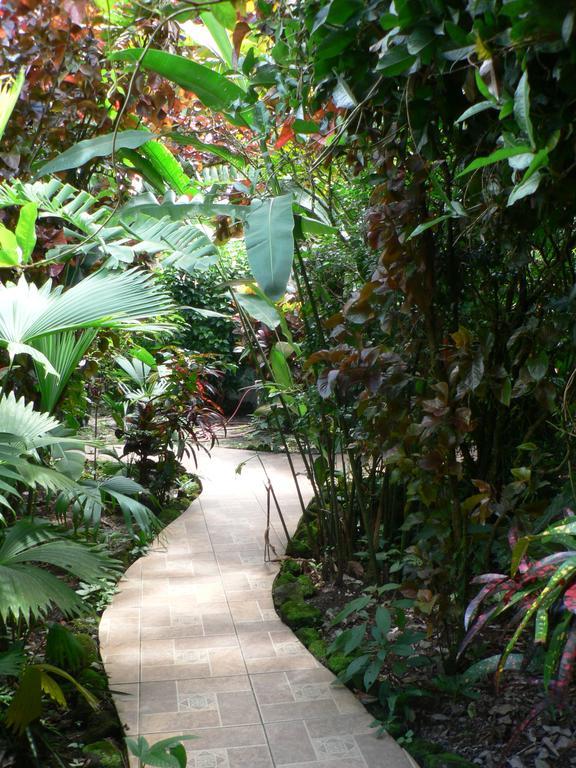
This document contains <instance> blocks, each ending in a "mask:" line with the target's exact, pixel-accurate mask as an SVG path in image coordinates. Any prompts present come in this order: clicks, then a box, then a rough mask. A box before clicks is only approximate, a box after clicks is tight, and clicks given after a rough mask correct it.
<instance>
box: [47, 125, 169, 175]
mask: <svg viewBox="0 0 576 768" xmlns="http://www.w3.org/2000/svg"><path fill="white" fill-rule="evenodd" d="M152 138H154V134H152V133H150V131H119V132H118V133H117V134H116V136H114V133H106V134H104V135H103V136H95V137H94V138H93V139H84V141H79V142H78V144H74V145H73V146H71V147H70V148H69V149H66V150H65V151H64V152H62V153H61V154H59V155H57V156H56V157H55V158H54V159H53V160H50V161H48V162H47V163H45V164H44V165H43V166H42V167H41V168H39V169H38V171H37V173H36V177H37V178H38V177H40V176H46V174H48V173H59V172H60V171H68V170H70V169H71V168H79V167H80V166H81V165H84V164H85V163H87V162H88V161H89V160H94V158H95V157H107V156H108V155H111V154H112V149H113V148H114V149H118V150H119V149H124V148H128V149H137V148H138V147H141V146H142V144H145V143H146V142H147V141H150V139H152Z"/></svg>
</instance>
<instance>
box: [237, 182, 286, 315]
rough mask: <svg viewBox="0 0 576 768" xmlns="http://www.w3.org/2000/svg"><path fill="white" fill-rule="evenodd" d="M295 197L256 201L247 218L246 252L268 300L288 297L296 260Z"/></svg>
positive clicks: (283, 196)
mask: <svg viewBox="0 0 576 768" xmlns="http://www.w3.org/2000/svg"><path fill="white" fill-rule="evenodd" d="M293 229H294V214H293V213H292V195H291V194H289V195H281V196H279V197H272V198H268V199H266V200H257V201H253V202H252V204H251V206H250V213H249V214H248V216H247V218H246V251H247V254H248V262H249V264H250V269H251V270H252V274H253V275H254V277H255V278H256V281H257V283H258V285H259V286H260V288H261V289H262V290H263V291H264V293H265V294H266V296H268V298H269V299H272V300H273V301H277V300H278V299H281V298H282V297H283V296H284V293H285V292H286V286H287V284H288V280H289V279H290V273H291V272H292V259H293V257H294V236H293Z"/></svg>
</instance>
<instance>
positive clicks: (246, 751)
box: [100, 449, 415, 768]
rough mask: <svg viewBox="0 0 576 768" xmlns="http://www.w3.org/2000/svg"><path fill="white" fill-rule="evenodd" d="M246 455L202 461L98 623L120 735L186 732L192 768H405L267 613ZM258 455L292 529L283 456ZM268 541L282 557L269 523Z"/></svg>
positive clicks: (268, 579) (256, 470) (352, 701)
mask: <svg viewBox="0 0 576 768" xmlns="http://www.w3.org/2000/svg"><path fill="white" fill-rule="evenodd" d="M252 455H254V454H251V453H248V452H245V451H238V450H233V449H215V450H214V451H213V452H212V458H211V459H205V458H201V464H200V469H199V474H200V476H201V478H202V481H203V486H204V491H203V493H202V496H201V497H200V499H198V500H196V501H195V502H194V503H193V504H192V505H191V507H190V508H189V509H188V510H187V511H186V512H185V513H184V514H183V515H182V516H181V517H180V518H179V519H178V520H176V521H175V522H173V523H171V524H170V525H169V526H168V527H167V528H166V529H165V530H164V531H163V532H162V534H161V536H160V538H159V540H158V542H157V543H156V545H155V546H153V547H152V549H151V550H150V552H149V553H148V554H147V555H146V556H145V557H142V558H140V559H139V560H138V561H136V562H135V563H134V564H133V565H131V566H130V568H128V570H127V571H126V573H125V575H124V577H123V579H122V580H121V582H120V586H119V591H118V594H117V595H116V596H115V597H114V599H113V601H112V604H111V605H110V606H109V608H108V609H107V610H106V611H105V613H104V615H103V618H102V622H101V625H100V641H101V651H102V658H103V660H104V664H105V667H106V671H107V673H108V675H109V678H110V687H111V689H112V690H113V691H115V692H116V694H115V699H116V703H117V707H118V710H119V713H120V717H121V719H122V721H123V723H125V725H126V730H127V733H128V734H129V735H131V736H135V735H143V736H145V737H146V738H147V739H148V740H149V741H155V740H158V739H160V738H165V737H166V736H169V735H170V736H171V735H178V734H193V735H194V736H196V738H195V739H194V740H193V741H189V742H185V745H186V749H187V752H188V756H189V763H188V764H189V766H190V768H274V767H278V766H290V767H291V768H410V766H415V763H414V762H413V761H412V760H411V758H410V757H409V756H408V755H407V754H406V753H405V752H404V750H403V749H402V748H401V747H400V746H399V745H398V744H396V743H395V742H394V740H393V739H391V738H389V737H384V738H381V739H378V738H377V737H376V735H375V733H374V730H373V729H371V728H370V723H371V722H372V717H371V716H370V715H369V714H368V713H367V712H366V710H365V709H364V707H363V706H362V705H361V704H360V703H359V702H358V700H357V699H356V698H355V697H354V696H353V694H352V693H351V692H350V691H349V690H348V689H347V688H345V687H343V686H340V685H338V684H334V680H335V678H334V675H333V674H332V673H331V672H330V671H329V670H327V669H325V668H324V667H322V666H321V665H320V663H319V662H318V661H317V660H316V659H315V658H314V657H313V656H312V655H311V654H310V653H309V652H308V651H307V650H306V648H305V647H304V646H303V645H302V644H301V643H300V641H299V640H298V639H297V638H296V636H295V635H294V634H293V632H292V631H291V630H290V629H288V628H287V627H286V626H285V625H284V624H283V623H282V621H281V620H280V619H279V617H278V616H277V615H276V612H275V610H274V607H273V603H272V595H271V588H272V582H273V581H274V578H275V576H276V573H277V572H278V564H277V563H264V530H265V527H266V493H265V489H264V482H263V481H264V476H263V473H262V469H261V468H260V466H259V464H258V462H250V463H249V464H248V465H247V466H246V467H244V469H243V471H242V474H241V475H238V474H236V472H235V469H236V466H237V465H238V464H239V463H240V462H243V461H245V460H246V459H247V458H249V457H250V456H252ZM262 459H263V461H264V462H265V464H266V468H267V471H268V473H269V474H270V477H271V479H272V482H273V485H274V489H275V491H276V494H277V496H278V498H279V500H280V503H281V506H282V510H283V513H284V515H285V518H286V521H287V523H288V527H289V529H290V530H294V529H295V527H296V524H297V522H298V519H299V517H300V508H299V506H298V501H297V498H296V493H295V489H294V485H293V481H292V478H291V476H290V473H289V471H288V466H287V462H286V458H285V457H284V456H282V455H272V454H266V455H263V456H262ZM269 539H270V543H271V544H272V545H273V547H274V548H275V549H276V551H277V552H281V551H283V548H284V544H285V541H283V539H282V537H281V525H280V524H279V520H277V519H273V520H272V526H271V529H270V532H269ZM133 764H134V765H137V761H134V762H133Z"/></svg>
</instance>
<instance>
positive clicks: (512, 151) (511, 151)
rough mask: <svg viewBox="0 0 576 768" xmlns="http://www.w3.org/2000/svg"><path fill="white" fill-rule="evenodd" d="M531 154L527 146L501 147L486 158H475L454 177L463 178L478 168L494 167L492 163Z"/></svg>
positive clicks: (530, 149)
mask: <svg viewBox="0 0 576 768" xmlns="http://www.w3.org/2000/svg"><path fill="white" fill-rule="evenodd" d="M531 152H532V148H531V147H529V146H527V145H522V146H516V147H502V149H497V150H496V151H495V152H492V154H491V155H488V156H487V157H477V158H476V160H473V161H472V162H471V163H469V164H468V165H467V166H466V168H464V170H462V171H460V172H459V173H458V174H456V177H457V178H458V177H460V176H465V175H466V174H467V173H471V172H472V171H476V170H477V169H478V168H485V167H486V166H487V165H494V163H499V162H500V160H507V159H508V158H509V157H515V156H516V155H525V154H529V153H531Z"/></svg>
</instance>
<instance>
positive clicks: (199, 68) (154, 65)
mask: <svg viewBox="0 0 576 768" xmlns="http://www.w3.org/2000/svg"><path fill="white" fill-rule="evenodd" d="M109 58H110V59H111V60H112V61H132V62H134V63H135V62H140V66H141V67H142V68H143V69H149V70H151V71H152V72H156V73H157V74H158V75H162V76H163V77H165V78H166V79H167V80H171V81H172V82H173V83H177V84H178V85H179V86H181V87H182V88H185V89H186V90H188V91H192V92H193V93H195V94H196V96H197V97H198V98H199V100H200V101H201V102H202V103H203V104H204V106H206V107H209V108H210V109H214V110H216V111H222V110H229V109H232V105H233V104H234V102H236V101H241V100H243V99H245V98H246V92H245V91H243V90H242V88H240V86H238V85H236V83H233V82H232V81H231V80H228V79H227V78H226V77H224V75H221V74H219V73H218V72H215V71H214V70H213V69H210V67H207V66H205V65H203V64H198V63H197V62H195V61H192V59H188V58H186V57H184V56H176V55H175V54H173V53H167V52H166V51H160V50H156V49H150V50H148V51H144V49H143V48H129V49H127V50H124V51H115V52H114V53H112V54H110V56H109Z"/></svg>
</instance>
